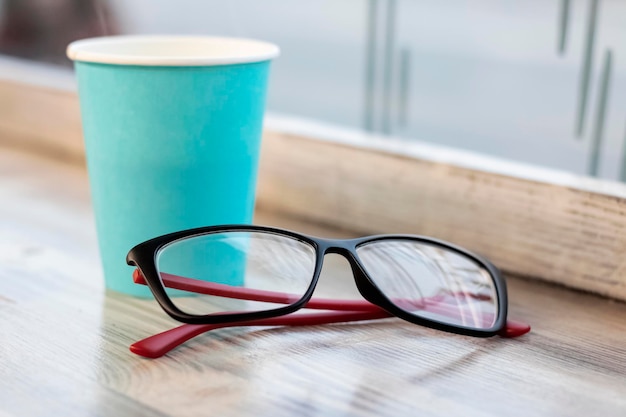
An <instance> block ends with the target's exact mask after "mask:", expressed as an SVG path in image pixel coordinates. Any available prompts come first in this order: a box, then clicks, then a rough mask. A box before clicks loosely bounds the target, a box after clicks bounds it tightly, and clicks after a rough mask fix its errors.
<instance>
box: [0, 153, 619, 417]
mask: <svg viewBox="0 0 626 417" xmlns="http://www.w3.org/2000/svg"><path fill="white" fill-rule="evenodd" d="M256 222H257V223H260V224H274V225H280V226H285V227H288V228H292V229H297V230H300V231H303V232H312V233H315V234H318V235H326V236H338V235H342V233H341V231H338V230H332V229H328V228H323V227H321V226H318V225H312V224H306V223H303V222H300V221H297V220H290V219H286V218H283V217H281V216H278V215H275V214H270V213H257V219H256ZM333 265H335V264H333ZM336 265H340V264H339V263H337V264H336ZM339 267H340V266H336V267H334V266H333V267H332V268H330V269H331V270H326V271H325V275H326V276H328V275H333V274H341V273H344V272H345V271H343V272H342V271H339V270H335V269H334V268H339ZM322 279H324V277H322ZM509 294H510V302H511V307H510V317H515V318H519V319H521V320H524V321H528V322H530V323H531V324H532V326H533V330H532V332H531V333H530V334H528V335H525V336H523V337H521V338H518V339H501V338H492V339H474V338H470V337H462V336H456V335H451V334H447V333H444V332H439V331H435V330H429V329H425V328H421V327H418V326H415V325H412V324H408V323H405V322H403V321H400V320H397V319H388V320H384V321H378V322H376V321H374V322H367V323H357V324H343V325H325V326H315V327H301V328H260V327H257V328H232V329H222V330H218V331H215V332H212V333H208V334H205V335H202V336H200V337H197V338H196V339H193V340H192V341H190V342H188V343H186V344H185V345H183V346H181V347H179V348H178V349H176V350H174V351H172V352H171V353H169V354H168V355H166V356H165V357H162V358H160V359H156V360H151V359H145V358H141V357H138V356H135V355H134V354H132V353H130V352H129V350H128V345H129V344H130V343H132V342H134V341H136V340H138V339H141V338H143V337H146V336H148V335H150V334H153V333H156V332H159V331H162V330H165V329H168V328H170V327H172V326H174V325H176V323H175V322H174V321H173V320H171V319H169V318H168V317H167V316H166V315H165V314H164V313H163V312H162V311H161V310H160V309H159V308H158V307H157V305H156V302H154V301H152V300H147V301H142V300H136V299H133V298H130V297H126V296H123V295H120V294H116V293H110V292H106V291H105V290H104V286H103V280H102V273H101V271H100V267H99V259H98V254H97V246H96V241H95V231H94V226H93V218H92V213H91V208H90V204H89V197H88V191H87V178H86V173H85V171H84V169H82V168H81V167H78V166H72V165H65V164H62V163H59V162H54V161H52V160H48V159H45V158H43V157H36V156H32V155H29V154H25V153H19V152H17V151H13V150H9V149H4V148H0V416H2V417H4V416H33V415H37V416H41V415H54V416H86V415H115V416H122V415H141V416H143V415H177V416H179V415H180V416H191V415H202V416H209V415H210V416H212V415H215V416H239V415H255V416H258V415H268V416H276V417H277V416H314V415H324V416H326V415H354V416H402V415H412V416H413V415H437V416H559V415H563V416H595V415H597V416H624V415H626V305H624V304H622V303H618V302H611V301H608V300H606V299H602V298H598V297H596V296H590V295H586V294H582V293H576V292H572V291H569V290H565V289H561V288H557V287H553V286H549V285H546V284H542V283H539V282H533V281H527V280H522V279H516V278H509Z"/></svg>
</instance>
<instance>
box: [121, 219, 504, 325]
mask: <svg viewBox="0 0 626 417" xmlns="http://www.w3.org/2000/svg"><path fill="white" fill-rule="evenodd" d="M225 232H260V233H270V234H276V235H279V236H287V237H290V238H293V239H296V240H300V241H302V242H304V243H307V244H309V245H311V246H312V247H313V248H314V250H315V256H316V259H315V267H314V271H313V277H312V279H311V284H310V285H309V288H308V289H307V291H306V292H305V294H304V295H303V296H302V298H300V300H298V301H297V302H295V303H293V304H290V305H287V306H284V307H279V308H275V309H271V310H264V311H258V312H244V313H228V314H219V315H215V314H209V315H191V314H187V313H185V312H183V311H181V310H180V309H179V308H178V307H176V305H174V303H173V302H172V300H171V299H170V297H169V296H168V295H167V292H166V290H165V286H164V285H163V282H162V281H161V277H160V275H159V272H158V270H157V266H156V264H157V262H156V257H157V254H158V253H159V251H160V250H161V249H162V248H164V247H165V246H167V245H170V244H172V243H174V242H176V241H179V240H182V239H188V238H192V237H198V236H202V235H208V234H215V233H225ZM382 240H413V241H415V242H419V243H426V244H429V245H432V246H436V247H439V248H442V249H446V250H449V251H452V252H454V253H457V254H459V255H462V256H464V257H466V258H469V259H470V260H472V261H474V262H475V263H477V264H478V265H479V266H481V267H483V268H484V269H485V270H487V272H488V273H489V275H490V276H491V278H492V279H493V282H494V287H495V291H496V295H497V298H498V300H497V301H498V310H497V311H498V313H497V317H496V320H495V321H494V324H493V326H492V327H491V328H489V329H477V328H471V327H465V326H461V325H453V324H448V323H443V322H440V321H437V320H434V319H427V318H424V317H419V316H416V315H414V314H411V313H409V312H407V311H405V310H403V309H401V308H400V307H398V306H396V305H395V304H393V302H391V300H389V299H388V298H387V296H385V294H384V292H383V291H381V290H380V289H379V288H378V286H377V285H376V284H375V283H374V281H373V280H372V279H371V278H370V277H369V276H368V274H367V272H366V269H365V268H364V267H363V265H362V263H361V261H360V259H359V257H358V254H357V252H356V249H357V248H358V247H359V246H361V245H364V244H366V243H372V242H377V241H382ZM326 254H338V255H341V256H343V257H344V258H345V259H346V260H347V261H348V263H349V264H350V267H351V269H352V274H353V277H354V281H355V283H356V286H357V289H358V291H359V293H360V294H361V295H362V296H363V298H365V299H366V300H367V301H369V302H370V303H372V304H375V305H377V306H378V307H380V308H382V309H383V310H385V311H387V312H388V313H390V314H392V315H393V316H396V317H398V318H400V319H403V320H406V321H408V322H410V323H414V324H417V325H421V326H425V327H429V328H432V329H437V330H443V331H447V332H451V333H456V334H461V335H466V336H475V337H491V336H495V335H496V334H498V333H499V332H500V331H501V330H502V329H503V328H504V327H505V325H506V319H507V309H508V297H507V289H506V282H505V280H504V278H503V276H502V275H501V274H500V271H499V270H498V268H496V267H495V266H494V265H493V264H492V263H491V262H489V261H488V260H487V259H485V258H483V257H481V256H479V255H476V254H474V253H472V252H470V251H468V250H466V249H464V248H461V247H459V246H456V245H454V244H451V243H448V242H445V241H442V240H439V239H434V238H430V237H426V236H419V235H408V234H384V235H373V236H365V237H360V238H355V239H324V238H318V237H313V236H308V235H304V234H301V233H296V232H293V231H290V230H285V229H279V228H274V227H266V226H254V225H220V226H207V227H199V228H195V229H188V230H183V231H179V232H174V233H169V234H166V235H163V236H159V237H156V238H153V239H150V240H147V241H145V242H143V243H140V244H138V245H136V246H135V247H133V248H132V249H131V250H130V251H129V253H128V255H127V257H126V263H127V264H128V265H130V266H135V267H137V268H138V269H139V270H140V271H141V273H142V275H143V276H144V278H145V280H146V283H147V285H148V287H149V288H150V291H151V292H152V294H153V296H154V298H155V299H156V301H157V302H158V303H159V305H160V306H161V308H162V309H163V310H164V311H165V312H166V313H167V314H168V315H169V316H170V317H172V318H173V319H175V320H178V321H180V322H182V323H188V324H221V323H236V322H240V321H249V320H260V319H267V318H271V317H278V316H282V315H287V314H291V313H293V312H295V311H297V310H299V309H302V308H304V307H305V305H306V303H307V302H308V301H309V300H310V299H311V297H312V296H313V292H314V291H315V287H316V286H317V283H318V280H319V277H320V273H321V271H322V266H323V263H324V256H325V255H326Z"/></svg>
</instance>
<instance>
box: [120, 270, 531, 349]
mask: <svg viewBox="0 0 626 417" xmlns="http://www.w3.org/2000/svg"><path fill="white" fill-rule="evenodd" d="M133 280H134V281H135V283H137V284H144V285H145V284H146V282H145V279H144V277H143V276H142V275H141V273H140V272H139V271H138V270H136V271H135V273H134V274H133ZM164 281H166V283H167V284H168V287H169V286H171V287H173V288H176V289H181V290H187V291H193V292H200V293H205V294H213V295H218V294H219V295H220V296H223V297H230V298H240V299H246V300H256V301H270V302H277V303H293V302H295V301H297V300H298V299H299V298H298V297H296V298H295V300H294V297H293V296H290V295H289V294H283V293H276V292H272V291H259V290H252V289H247V288H241V287H231V286H228V285H223V284H215V283H207V282H204V281H197V280H191V279H188V278H184V277H177V276H175V275H169V274H168V275H166V278H165V279H164ZM195 290H200V291H195ZM346 301H347V300H327V299H311V300H310V301H309V303H307V305H306V308H314V309H324V310H335V311H330V312H325V313H314V314H298V313H293V314H289V315H285V316H280V317H274V318H269V319H262V320H249V321H242V322H236V323H221V324H205V325H192V324H184V325H181V326H179V327H176V328H174V329H171V330H168V331H165V332H162V333H159V334H156V335H154V336H150V337H148V338H146V339H143V340H140V341H138V342H136V343H134V344H132V345H131V347H130V350H131V351H132V352H133V353H136V354H138V355H141V356H145V357H149V358H157V357H160V356H163V355H164V354H166V353H167V352H169V351H170V350H172V349H174V348H175V347H177V346H179V345H180V344H182V343H184V342H186V341H187V340H189V339H191V338H193V337H195V336H198V335H200V334H202V333H205V332H208V331H210V330H214V329H219V328H223V327H235V326H308V325H317V324H329V323H338V322H351V321H362V320H373V319H380V318H386V317H390V316H391V315H390V314H389V313H387V312H386V311H384V310H382V309H381V308H379V307H378V306H375V305H374V304H371V303H369V302H368V301H354V300H350V301H347V302H346ZM432 306H433V304H431V305H430V306H429V307H431V308H432ZM438 312H439V313H440V311H438ZM529 331H530V326H529V325H527V324H525V323H521V322H516V321H513V320H508V321H507V324H506V327H505V328H504V329H503V330H502V331H501V332H500V333H499V335H500V336H502V337H517V336H521V335H523V334H525V333H528V332H529Z"/></svg>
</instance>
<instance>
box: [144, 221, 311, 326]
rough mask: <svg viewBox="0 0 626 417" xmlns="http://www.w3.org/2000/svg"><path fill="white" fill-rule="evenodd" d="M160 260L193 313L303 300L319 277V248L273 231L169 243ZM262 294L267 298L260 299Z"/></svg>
mask: <svg viewBox="0 0 626 417" xmlns="http://www.w3.org/2000/svg"><path fill="white" fill-rule="evenodd" d="M156 263H157V270H158V272H159V276H160V277H161V281H162V282H163V284H164V287H165V289H166V293H167V294H168V296H170V298H171V299H172V302H173V303H174V305H176V307H178V308H179V309H180V310H181V311H183V312H185V313H187V314H193V315H207V314H224V313H234V312H258V311H266V310H273V309H276V308H280V307H285V306H286V305H289V304H293V303H295V302H297V301H298V300H300V299H301V298H302V296H303V295H304V293H305V292H306V290H307V289H308V288H309V286H310V285H311V281H312V279H313V273H314V269H315V248H314V247H313V246H312V245H310V244H308V243H305V242H302V241H300V240H298V239H295V238H292V237H289V236H283V235H277V234H273V233H269V232H256V231H255V232H248V231H232V232H220V233H209V234H203V235H197V236H193V237H189V238H185V239H181V240H178V241H175V242H173V243H171V244H169V245H167V246H165V247H163V248H162V249H161V250H160V251H159V252H158V253H157V262H156ZM199 287H202V288H201V289H200V290H198V288H199ZM199 291H204V292H209V293H210V294H204V293H203V294H198V292H199ZM227 294H228V295H230V296H228V297H226V296H225V295H227ZM258 294H262V295H263V296H265V297H266V298H265V301H263V302H260V301H254V299H258V298H259V297H258ZM233 297H234V298H233ZM267 297H269V299H268V298H267ZM250 298H252V300H251V299H250Z"/></svg>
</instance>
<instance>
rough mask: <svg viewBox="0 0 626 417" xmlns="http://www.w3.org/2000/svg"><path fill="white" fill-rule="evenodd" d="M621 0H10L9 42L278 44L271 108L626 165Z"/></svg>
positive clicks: (589, 166)
mask: <svg viewBox="0 0 626 417" xmlns="http://www.w3.org/2000/svg"><path fill="white" fill-rule="evenodd" d="M624 19H626V2H624V1H620V0H603V1H600V0H576V1H574V0H471V1H470V0H465V1H463V0H342V1H336V0H297V1H293V0H263V1H258V0H229V1H227V2H226V1H216V0H177V1H171V0H3V1H0V53H1V54H4V55H10V56H15V57H19V58H22V59H27V60H36V61H43V62H47V63H50V64H51V65H56V66H68V67H71V63H70V61H69V60H67V58H65V47H66V45H67V44H68V43H69V42H70V41H72V40H75V39H80V38H85V37H91V36H101V35H112V34H155V33H167V34H210V35H225V36H238V37H250V38H259V39H263V40H268V41H272V42H275V43H276V44H278V45H279V46H280V47H281V49H282V55H281V57H280V58H279V59H278V60H276V61H275V62H274V64H273V69H272V79H271V81H270V90H269V97H268V100H269V101H268V110H269V111H271V112H274V113H281V114H288V115H292V116H298V117H302V118H307V119H314V120H316V121H322V122H325V123H330V124H334V125H339V126H343V127H349V128H353V129H359V130H366V131H370V132H376V133H378V134H382V135H390V136H394V137H399V138H401V139H402V140H407V141H411V140H419V141H425V142H431V143H436V144H441V145H446V146H452V147H456V148H463V149H467V150H472V151H477V152H480V153H485V154H489V155H493V156H497V157H503V158H507V159H512V160H515V161H521V162H526V163H532V164H536V165H541V166H547V167H552V168H557V169H563V170H567V171H570V172H574V173H578V174H586V175H592V176H597V177H600V178H604V179H612V180H621V181H626V162H625V161H626V147H625V140H626V59H625V57H626V25H625V24H624V23H623V22H624Z"/></svg>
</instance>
